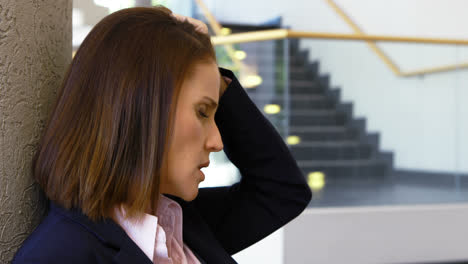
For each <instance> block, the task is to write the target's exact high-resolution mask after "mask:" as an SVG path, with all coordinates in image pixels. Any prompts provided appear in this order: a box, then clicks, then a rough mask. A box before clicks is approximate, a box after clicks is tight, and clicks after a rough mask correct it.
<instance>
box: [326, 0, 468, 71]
mask: <svg viewBox="0 0 468 264" xmlns="http://www.w3.org/2000/svg"><path fill="white" fill-rule="evenodd" d="M326 1H327V3H328V5H329V6H330V7H331V8H332V9H333V10H334V11H335V13H337V14H338V15H339V16H340V17H341V18H342V19H343V20H344V21H345V22H346V23H347V24H348V25H349V26H350V27H351V28H352V29H353V30H354V32H355V33H359V34H363V32H362V31H361V29H360V28H359V26H358V25H357V24H356V23H354V21H353V20H352V19H351V17H349V16H348V15H347V14H346V13H345V12H344V10H343V9H341V8H340V7H339V6H338V5H337V4H336V3H335V2H334V1H333V0H326ZM367 44H368V45H369V47H370V48H371V49H372V50H373V51H374V53H376V54H377V56H378V57H379V58H380V59H381V60H382V61H383V62H384V63H385V64H386V65H387V66H388V67H389V68H390V69H391V70H392V71H393V72H394V73H395V74H396V75H397V76H404V77H410V76H415V75H423V74H429V73H440V72H447V71H453V70H459V69H461V68H468V63H460V64H452V65H446V66H437V67H432V68H427V69H422V70H413V71H408V72H401V71H400V69H399V68H398V67H397V66H396V64H395V63H394V62H393V61H392V60H391V59H390V57H389V56H388V55H386V54H385V52H384V51H383V50H382V49H381V48H379V47H378V46H377V45H376V44H375V42H369V41H367ZM435 44H456V45H458V43H440V41H439V42H438V43H435ZM461 45H465V44H461Z"/></svg>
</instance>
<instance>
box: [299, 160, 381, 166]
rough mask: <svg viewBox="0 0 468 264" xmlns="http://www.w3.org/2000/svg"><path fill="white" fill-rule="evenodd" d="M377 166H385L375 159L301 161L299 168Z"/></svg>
mask: <svg viewBox="0 0 468 264" xmlns="http://www.w3.org/2000/svg"><path fill="white" fill-rule="evenodd" d="M375 164H384V162H383V161H379V160H375V159H359V160H299V161H297V165H299V167H343V166H368V165H375Z"/></svg>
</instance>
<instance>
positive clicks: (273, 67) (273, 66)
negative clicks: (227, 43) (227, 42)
mask: <svg viewBox="0 0 468 264" xmlns="http://www.w3.org/2000/svg"><path fill="white" fill-rule="evenodd" d="M279 43H280V42H278V41H265V42H258V43H245V44H239V45H238V46H237V48H238V49H240V50H244V51H246V53H247V58H246V59H245V63H246V64H248V65H258V74H259V75H260V76H262V78H263V80H264V81H263V83H262V84H261V85H260V86H258V87H256V88H253V89H247V92H248V94H249V95H250V97H251V98H252V100H253V101H254V102H255V103H256V104H257V106H258V107H259V109H261V110H262V109H263V108H264V106H265V105H266V104H279V105H281V106H282V108H284V107H285V102H284V99H285V93H284V90H283V89H282V88H281V85H279V84H280V83H282V76H284V72H283V69H284V67H282V63H284V59H283V58H284V56H283V54H284V53H283V52H284V50H283V47H284V45H280V44H279ZM288 46H289V52H288V53H289V58H288V61H289V74H288V76H289V80H288V82H289V90H288V91H287V92H288V97H289V99H290V101H289V107H288V108H289V111H288V113H287V119H286V120H288V122H287V124H285V122H284V120H285V118H286V116H284V115H285V114H284V113H283V115H281V113H280V114H277V115H269V114H265V115H266V116H267V117H268V118H269V119H270V121H271V122H272V123H273V124H274V125H276V126H277V128H278V130H279V131H280V132H282V131H288V133H289V135H292V136H298V137H299V138H300V143H299V144H297V145H290V149H291V151H292V153H293V155H294V157H295V158H296V160H297V162H298V165H299V166H300V167H301V169H302V170H303V172H304V174H305V175H308V174H309V173H310V172H323V173H324V174H325V177H326V182H327V184H328V183H349V182H359V183H373V184H375V183H379V182H382V183H383V182H384V181H385V180H386V179H388V176H389V175H390V173H389V172H390V171H391V169H392V164H393V154H392V153H384V152H381V151H379V135H378V134H369V133H367V132H366V120H365V119H356V118H353V114H352V110H353V105H352V104H351V103H344V102H342V101H341V99H340V90H339V89H332V88H331V87H330V83H329V77H328V76H327V75H321V74H319V65H320V63H319V62H318V61H312V62H311V61H308V57H309V56H308V53H309V51H307V50H300V49H299V40H289V44H288ZM283 66H284V65H283ZM285 126H287V128H286V130H285Z"/></svg>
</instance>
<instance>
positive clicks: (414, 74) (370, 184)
mask: <svg viewBox="0 0 468 264" xmlns="http://www.w3.org/2000/svg"><path fill="white" fill-rule="evenodd" d="M154 5H164V6H167V7H168V8H170V9H171V10H172V11H173V12H175V13H179V14H183V15H186V16H191V17H194V18H197V19H200V20H202V21H204V22H205V23H207V24H208V26H209V28H210V34H211V35H212V40H213V43H214V44H215V45H216V46H215V47H216V52H217V56H218V63H219V65H220V66H221V67H225V68H228V69H231V70H233V71H234V72H235V73H236V75H237V77H238V78H239V80H240V81H241V83H242V84H243V85H244V87H245V89H246V90H247V92H248V94H249V96H250V97H251V98H252V99H253V101H254V102H255V103H256V104H257V106H258V107H259V109H260V110H262V111H263V113H264V114H265V116H266V117H267V118H268V119H269V120H270V121H271V122H272V123H273V124H274V126H275V127H276V128H277V130H278V132H279V133H280V134H281V135H282V136H283V138H284V140H285V142H286V143H287V144H288V146H289V147H290V149H291V151H292V153H293V155H294V157H295V158H296V160H297V162H298V165H299V166H300V167H301V169H302V170H303V172H304V177H306V179H307V181H308V183H309V186H310V188H311V189H312V191H313V199H312V201H311V203H310V205H309V208H308V209H307V210H306V211H305V212H304V214H303V215H301V216H300V217H299V218H298V219H296V220H294V221H293V222H291V223H290V224H288V225H287V226H286V227H285V228H283V229H281V230H279V231H278V232H276V233H274V234H273V235H271V236H270V237H268V238H267V239H265V240H263V241H262V242H260V243H258V244H256V245H254V246H252V247H251V248H249V249H246V250H244V251H242V252H240V253H238V254H236V255H235V256H234V257H235V258H236V260H238V261H239V262H240V263H288V264H289V263H343V262H344V261H346V262H347V263H430V262H437V263H454V262H460V263H461V262H463V261H464V260H467V261H468V250H466V249H465V247H464V246H463V245H466V242H468V241H467V239H466V237H468V234H467V231H466V230H465V229H466V228H465V223H466V221H465V220H468V206H467V204H466V202H467V201H468V192H467V189H468V177H467V176H468V163H467V162H466V161H467V159H468V139H467V137H465V135H467V134H468V123H467V122H466V120H468V89H467V88H468V85H467V84H468V72H467V68H468V37H467V36H468V26H466V25H468V16H466V15H465V10H468V2H466V1H462V0H447V1H437V0H413V1H404V0H394V1H391V2H390V1H383V0H354V1H346V0H309V1H300V0H291V1H279V0H278V1H271V0H270V1H265V0H257V1H251V0H237V1H220V0H204V1H202V0H75V1H73V49H74V51H76V49H78V47H79V46H80V43H81V42H82V41H83V39H84V38H85V37H86V35H87V34H88V32H89V31H90V30H91V28H92V27H93V26H94V25H95V24H96V23H97V22H98V21H99V20H100V19H102V18H103V17H104V16H106V15H108V14H110V13H112V12H115V11H117V10H120V9H122V8H128V7H134V6H154ZM239 107H242V106H239ZM211 160H212V164H211V165H210V168H207V169H206V170H205V174H206V175H207V178H206V180H205V182H203V183H202V185H201V187H206V186H224V185H230V184H232V183H234V182H236V181H238V180H239V177H240V175H239V172H238V171H237V169H236V168H235V167H234V166H233V165H232V164H231V163H230V162H229V160H228V159H227V158H226V157H225V156H224V154H223V153H216V154H215V155H212V157H211Z"/></svg>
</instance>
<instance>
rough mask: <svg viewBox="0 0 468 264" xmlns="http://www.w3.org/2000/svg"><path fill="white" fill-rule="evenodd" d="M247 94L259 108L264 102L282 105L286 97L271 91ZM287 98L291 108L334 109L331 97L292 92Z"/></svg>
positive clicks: (249, 92)
mask: <svg viewBox="0 0 468 264" xmlns="http://www.w3.org/2000/svg"><path fill="white" fill-rule="evenodd" d="M248 94H249V96H250V98H251V99H252V101H254V102H255V104H256V105H257V106H258V107H260V108H263V106H264V105H265V104H278V105H284V102H285V100H286V97H284V96H283V95H282V94H278V95H274V94H271V93H255V92H254V91H248ZM289 99H290V107H291V109H292V110H301V109H302V110H304V109H310V110H324V109H328V110H330V109H334V108H335V105H336V104H335V102H334V100H333V99H331V98H328V97H326V96H324V95H316V94H293V95H290V96H289Z"/></svg>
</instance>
